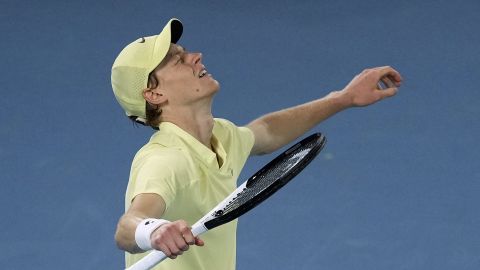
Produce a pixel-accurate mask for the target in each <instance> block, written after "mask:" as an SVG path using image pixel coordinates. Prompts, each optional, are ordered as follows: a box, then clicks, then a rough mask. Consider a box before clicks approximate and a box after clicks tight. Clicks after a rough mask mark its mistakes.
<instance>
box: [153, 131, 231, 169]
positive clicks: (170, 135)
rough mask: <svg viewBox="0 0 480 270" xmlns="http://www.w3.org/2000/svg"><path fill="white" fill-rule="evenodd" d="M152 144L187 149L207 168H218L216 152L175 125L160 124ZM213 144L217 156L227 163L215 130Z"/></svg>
mask: <svg viewBox="0 0 480 270" xmlns="http://www.w3.org/2000/svg"><path fill="white" fill-rule="evenodd" d="M150 143H156V144H160V145H163V146H166V147H176V148H180V149H185V150H187V151H188V152H189V153H191V154H192V156H194V157H195V158H196V159H198V160H200V161H201V162H203V163H205V164H206V165H207V166H216V167H217V168H218V161H217V155H216V154H215V152H213V151H212V150H211V149H209V148H208V147H206V146H205V145H203V144H202V143H201V142H200V141H198V140H197V139H196V138H195V137H193V136H192V135H190V134H189V133H188V132H186V131H185V130H183V129H181V128H180V127H178V126H177V125H175V124H174V123H171V122H162V123H160V125H159V131H157V132H156V133H155V134H153V136H152V138H151V139H150ZM211 143H212V147H213V148H215V150H216V151H217V154H218V155H219V156H220V158H221V159H223V163H225V159H226V152H225V149H224V148H223V145H222V144H221V142H220V141H219V140H218V139H217V137H216V136H215V129H214V130H213V134H212V141H211Z"/></svg>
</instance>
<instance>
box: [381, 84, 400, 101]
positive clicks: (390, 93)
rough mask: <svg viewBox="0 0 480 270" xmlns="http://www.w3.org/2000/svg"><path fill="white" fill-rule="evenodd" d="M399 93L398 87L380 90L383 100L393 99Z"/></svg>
mask: <svg viewBox="0 0 480 270" xmlns="http://www.w3.org/2000/svg"><path fill="white" fill-rule="evenodd" d="M397 92H398V89H397V88H396V87H390V88H387V89H384V90H380V93H381V95H382V99H383V98H387V97H393V96H395V95H396V94H397Z"/></svg>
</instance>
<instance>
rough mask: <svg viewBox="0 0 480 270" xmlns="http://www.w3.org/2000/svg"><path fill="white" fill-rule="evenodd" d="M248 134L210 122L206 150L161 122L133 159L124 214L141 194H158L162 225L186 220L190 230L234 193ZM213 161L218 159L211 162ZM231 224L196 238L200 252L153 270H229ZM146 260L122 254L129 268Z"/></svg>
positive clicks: (233, 229) (232, 264)
mask: <svg viewBox="0 0 480 270" xmlns="http://www.w3.org/2000/svg"><path fill="white" fill-rule="evenodd" d="M253 143H254V136H253V133H252V131H251V130H250V129H248V128H246V127H237V126H235V125H234V124H233V123H231V122H229V121H227V120H224V119H217V118H216V119H215V124H214V128H213V136H212V147H213V148H214V150H215V152H216V154H215V152H213V151H212V150H210V149H209V148H208V147H206V146H205V145H203V144H201V143H200V142H199V141H198V140H196V139H195V138H194V137H193V136H191V135H190V134H188V133H187V132H185V131H184V130H182V129H181V128H179V127H178V126H176V125H174V124H172V123H169V122H164V123H161V124H160V130H159V131H158V132H156V133H155V134H154V135H153V136H152V138H151V139H150V141H149V142H148V143H147V144H146V145H145V146H143V147H142V148H141V149H140V150H139V151H138V152H137V154H136V155H135V158H134V160H133V163H132V168H131V172H130V180H129V183H128V187H127V192H126V196H125V209H126V210H127V209H128V208H129V207H130V203H131V201H132V199H133V198H135V196H137V195H138V194H141V193H156V194H159V195H160V196H161V197H162V198H163V199H164V200H165V203H166V210H165V213H164V215H163V216H162V218H163V219H167V220H170V221H175V220H178V219H183V220H186V221H187V223H188V224H189V225H190V226H191V225H193V224H194V223H195V222H196V221H197V220H198V219H200V218H201V217H203V216H204V215H205V214H206V213H208V212H209V211H210V210H211V209H212V208H213V207H215V206H216V205H217V204H218V203H219V202H221V201H222V200H223V199H224V198H225V197H226V196H228V195H229V194H230V193H231V192H232V191H234V190H235V188H236V182H237V178H238V176H239V174H240V171H241V169H242V168H243V166H244V164H245V161H246V160H247V158H248V156H249V154H250V151H251V149H252V147H253ZM217 155H218V159H217ZM236 228H237V221H236V220H235V221H232V222H230V223H227V224H225V225H222V226H219V227H217V228H214V229H212V230H211V231H208V232H206V233H205V234H203V235H202V236H201V238H202V239H203V240H204V241H205V246H203V247H197V246H191V247H190V249H189V250H188V251H187V252H185V253H184V254H183V255H181V256H178V257H177V258H176V259H174V260H171V259H168V258H167V259H166V260H164V261H163V262H162V263H160V264H159V265H157V266H156V267H155V268H153V269H156V270H233V269H235V256H236ZM146 254H148V252H146V253H142V254H130V253H125V260H126V266H127V267H129V266H130V265H132V264H133V263H135V262H136V261H138V260H140V259H141V258H142V257H143V256H145V255H146Z"/></svg>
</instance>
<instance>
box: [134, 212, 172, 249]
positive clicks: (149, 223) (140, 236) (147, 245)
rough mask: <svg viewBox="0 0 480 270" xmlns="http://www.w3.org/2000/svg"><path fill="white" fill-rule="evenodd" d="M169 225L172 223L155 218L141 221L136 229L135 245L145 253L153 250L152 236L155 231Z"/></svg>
mask: <svg viewBox="0 0 480 270" xmlns="http://www.w3.org/2000/svg"><path fill="white" fill-rule="evenodd" d="M167 223H170V221H168V220H165V219H155V218H147V219H144V220H142V221H140V223H138V225H137V228H136V229H135V243H136V244H137V246H138V247H139V248H140V249H142V250H144V251H147V250H151V249H153V248H152V242H151V240H150V236H151V235H152V233H153V231H155V230H156V229H158V228H159V227H160V226H162V225H164V224H167Z"/></svg>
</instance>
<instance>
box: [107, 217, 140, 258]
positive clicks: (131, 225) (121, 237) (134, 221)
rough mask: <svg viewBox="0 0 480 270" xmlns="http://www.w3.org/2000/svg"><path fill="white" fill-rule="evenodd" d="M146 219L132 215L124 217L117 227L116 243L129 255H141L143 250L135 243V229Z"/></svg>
mask: <svg viewBox="0 0 480 270" xmlns="http://www.w3.org/2000/svg"><path fill="white" fill-rule="evenodd" d="M144 218H146V217H140V216H138V215H134V214H131V213H126V214H125V215H123V216H122V217H121V218H120V220H119V222H118V225H117V231H116V232H115V242H116V243H117V246H118V248H119V249H122V250H124V251H127V252H129V253H132V254H133V253H141V252H143V250H141V249H140V248H139V247H138V246H137V243H136V242H135V229H136V228H137V225H138V223H140V221H142V220H143V219H144Z"/></svg>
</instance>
